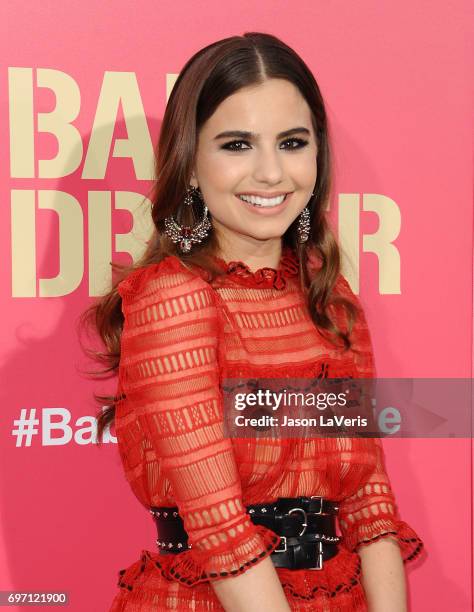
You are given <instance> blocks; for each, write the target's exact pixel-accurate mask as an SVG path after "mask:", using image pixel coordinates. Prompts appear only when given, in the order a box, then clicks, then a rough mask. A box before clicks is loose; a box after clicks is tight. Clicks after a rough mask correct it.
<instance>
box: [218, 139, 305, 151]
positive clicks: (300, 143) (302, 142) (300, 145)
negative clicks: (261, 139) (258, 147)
mask: <svg viewBox="0 0 474 612" xmlns="http://www.w3.org/2000/svg"><path fill="white" fill-rule="evenodd" d="M283 142H296V143H298V146H297V147H287V148H288V150H289V151H297V150H298V149H302V148H303V147H305V146H306V145H307V144H309V143H308V141H307V140H303V139H302V138H287V140H284V141H283ZM241 143H245V144H249V143H248V141H247V140H232V141H231V142H226V144H225V145H222V147H221V148H222V149H225V150H226V151H234V152H236V151H245V150H246V149H242V148H231V145H236V144H241Z"/></svg>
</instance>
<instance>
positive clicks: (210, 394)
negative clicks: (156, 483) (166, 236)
mask: <svg viewBox="0 0 474 612" xmlns="http://www.w3.org/2000/svg"><path fill="white" fill-rule="evenodd" d="M131 276H132V278H130V277H128V278H127V279H126V280H125V281H122V283H120V284H119V293H120V295H121V296H122V310H123V313H124V327H123V332H122V342H121V347H122V353H121V359H120V372H119V383H120V384H121V386H122V390H123V391H124V393H125V394H126V396H127V398H128V399H129V401H130V402H131V403H132V405H133V406H134V413H135V416H136V420H137V424H138V426H139V428H140V429H141V430H142V435H144V436H145V437H146V438H147V439H148V440H149V441H150V444H151V446H152V449H153V452H154V454H155V456H156V459H157V461H158V462H159V465H160V470H161V472H162V474H163V475H164V476H165V477H166V479H167V480H168V481H169V484H170V495H171V497H172V499H174V501H175V503H176V505H177V506H178V509H179V514H180V516H181V517H182V519H183V523H184V527H185V529H186V531H187V533H188V540H189V543H190V544H191V549H190V550H186V551H184V552H181V553H178V554H176V555H173V556H172V558H171V560H170V559H169V557H168V562H167V564H166V566H165V565H164V566H163V568H162V570H161V571H162V572H163V573H164V575H165V577H166V578H167V579H168V580H170V581H178V582H180V583H182V584H184V585H185V586H187V587H192V586H194V585H196V584H199V583H201V582H209V583H211V585H212V586H213V587H214V583H217V586H216V587H214V588H215V592H216V595H217V597H218V598H219V600H221V598H222V605H223V606H224V608H225V609H226V610H227V611H228V612H238V611H240V610H248V609H249V602H257V601H258V602H259V603H260V600H261V599H262V593H266V594H267V595H268V598H269V599H268V600H266V601H265V602H262V603H261V605H259V606H258V609H259V610H262V612H266V611H268V612H270V611H271V610H282V611H283V610H288V609H289V608H288V604H287V602H286V598H285V595H284V592H283V589H282V587H281V584H280V582H279V579H278V575H277V573H276V571H275V568H274V567H273V564H272V563H271V560H270V559H268V560H267V557H268V556H269V555H270V554H271V552H272V551H273V550H274V549H275V548H277V546H278V544H279V541H280V538H279V536H278V535H276V534H275V533H274V532H273V531H271V530H270V529H267V528H266V527H264V526H262V525H255V524H254V523H252V521H251V520H250V516H249V515H248V514H247V512H246V510H245V507H244V505H243V501H242V489H241V482H240V476H239V472H238V467H237V465H236V462H235V457H234V452H233V446H232V441H231V440H230V439H229V438H226V437H225V436H224V420H223V401H222V391H221V389H220V377H219V373H220V362H221V357H220V353H219V351H220V349H222V344H221V343H220V342H219V339H220V338H221V333H222V324H223V321H222V320H221V313H220V311H219V308H218V306H217V304H216V302H215V295H214V292H213V289H212V288H211V287H210V286H209V285H208V284H207V283H206V282H205V281H204V280H203V279H201V278H200V277H198V276H197V275H194V274H192V273H191V272H189V271H187V270H186V269H185V268H183V267H182V266H181V264H180V263H179V261H178V260H177V259H176V258H167V259H165V260H163V261H162V262H160V263H159V264H154V265H153V266H149V267H148V268H147V269H146V270H145V271H142V270H139V271H137V272H135V273H133V275H131ZM151 486H152V483H151ZM153 493H154V492H153V489H151V490H150V495H151V501H152V503H153V504H154V505H159V502H160V499H159V498H158V497H155V500H154V499H153ZM264 561H266V563H265V564H264ZM253 605H254V604H251V606H253ZM250 609H253V608H252V607H250Z"/></svg>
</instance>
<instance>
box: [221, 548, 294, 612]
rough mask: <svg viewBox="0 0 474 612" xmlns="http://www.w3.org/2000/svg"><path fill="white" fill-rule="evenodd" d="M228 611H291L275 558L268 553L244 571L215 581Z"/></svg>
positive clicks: (222, 602) (223, 604)
mask: <svg viewBox="0 0 474 612" xmlns="http://www.w3.org/2000/svg"><path fill="white" fill-rule="evenodd" d="M212 587H213V589H214V592H215V594H216V595H217V597H218V599H219V601H220V602H221V604H222V606H223V608H224V610H226V612H248V611H249V610H258V611H259V612H260V611H261V612H287V611H288V612H289V611H290V606H289V604H288V601H287V599H286V595H285V592H284V591H283V587H282V586H281V582H280V579H279V578H278V574H277V573H276V570H275V566H274V565H273V563H272V560H271V559H270V558H269V557H267V558H265V559H264V560H263V561H262V562H261V563H259V564H258V565H257V566H255V567H253V568H252V569H251V570H249V571H248V572H245V574H242V575H241V576H237V578H233V579H232V580H220V581H218V582H213V583H212Z"/></svg>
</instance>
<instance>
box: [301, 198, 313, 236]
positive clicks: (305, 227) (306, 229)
mask: <svg viewBox="0 0 474 612" xmlns="http://www.w3.org/2000/svg"><path fill="white" fill-rule="evenodd" d="M314 195H315V193H314V191H313V193H312V194H311V196H314ZM309 220H310V214H309V208H308V206H305V207H304V208H303V210H302V211H301V213H300V215H299V217H298V242H300V243H303V242H306V241H307V240H308V238H309V233H310V230H311V225H310V222H309Z"/></svg>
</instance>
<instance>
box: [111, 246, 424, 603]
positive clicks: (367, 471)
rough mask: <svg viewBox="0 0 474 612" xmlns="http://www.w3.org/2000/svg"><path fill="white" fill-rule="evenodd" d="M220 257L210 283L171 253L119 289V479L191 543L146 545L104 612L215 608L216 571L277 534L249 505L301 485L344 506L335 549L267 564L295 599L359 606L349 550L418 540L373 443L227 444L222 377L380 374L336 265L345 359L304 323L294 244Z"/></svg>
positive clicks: (355, 559)
mask: <svg viewBox="0 0 474 612" xmlns="http://www.w3.org/2000/svg"><path fill="white" fill-rule="evenodd" d="M217 261H218V262H219V263H220V265H221V266H223V267H224V269H225V270H226V272H227V274H225V275H223V276H222V277H218V278H217V279H215V280H214V281H212V282H211V283H209V282H208V281H207V280H206V275H205V273H204V271H202V270H199V271H198V272H196V270H195V271H192V270H190V269H188V268H187V267H185V266H184V265H183V264H182V263H181V261H180V260H179V259H178V258H177V257H166V258H165V259H164V260H163V261H161V262H160V263H158V264H151V265H149V266H146V267H145V268H141V269H139V270H136V271H134V272H132V273H131V274H130V275H129V276H128V277H127V278H126V279H125V280H124V281H122V282H121V283H120V284H119V293H120V295H121V297H122V309H123V313H124V317H125V321H124V329H123V334H122V347H121V348H122V353H121V361H120V368H119V389H120V390H121V392H123V394H124V395H125V397H124V398H123V399H121V400H120V401H119V402H118V404H117V408H116V420H115V427H116V434H117V439H118V448H119V452H120V456H121V459H122V462H123V467H124V470H125V476H126V478H127V480H128V482H129V483H130V486H131V487H132V490H133V493H134V494H135V495H136V497H137V498H138V500H139V501H140V502H141V503H142V504H143V506H144V508H145V509H147V510H148V508H149V507H150V506H175V505H176V506H178V508H179V513H180V515H181V517H182V518H183V521H184V526H185V529H186V531H187V532H188V535H189V542H190V543H191V545H192V547H191V549H190V550H187V551H185V552H182V553H179V554H177V555H161V554H160V553H159V551H158V550H157V549H156V545H155V544H154V542H153V546H152V550H146V549H145V550H142V552H141V556H140V558H139V559H138V560H137V561H136V562H135V563H133V564H132V565H131V566H130V567H128V568H127V569H124V570H121V571H120V572H119V579H118V585H119V591H118V593H117V595H116V597H115V599H114V601H113V603H112V606H111V612H119V611H122V610H126V611H127V612H145V611H146V612H149V611H151V610H157V611H161V610H193V611H195V612H199V611H204V610H206V611H210V610H221V611H222V610H223V607H222V606H221V604H220V602H219V600H218V598H217V596H216V595H215V594H214V591H213V588H212V586H211V585H210V581H214V580H222V579H231V577H232V576H235V575H238V574H241V573H243V572H245V571H247V570H248V569H249V568H250V567H253V566H254V565H255V564H256V563H259V562H260V561H261V560H262V559H263V558H265V557H266V556H268V555H270V554H271V552H272V551H273V550H274V549H275V548H277V547H278V544H279V541H280V539H279V537H278V536H277V535H276V534H275V533H274V532H273V531H271V530H270V529H267V528H266V527H264V526H261V525H258V526H257V525H255V524H254V523H252V521H251V520H250V517H249V515H248V514H247V513H246V511H245V507H244V506H245V505H247V504H255V503H263V502H271V501H274V500H276V499H277V498H278V497H296V496H300V495H305V496H309V495H322V496H324V497H327V498H328V499H330V500H334V501H338V502H339V508H340V509H339V518H338V521H339V530H340V534H341V535H342V543H341V544H340V552H339V553H338V554H337V555H336V556H335V557H333V558H332V559H330V560H328V561H325V562H324V564H323V569H322V570H290V569H286V568H277V569H276V571H277V573H278V576H279V579H280V581H281V583H282V585H283V588H284V591H285V593H286V596H287V599H288V601H289V603H290V607H291V609H292V610H300V611H309V610H311V611H312V612H323V611H324V612H327V611H331V612H336V611H338V612H343V611H349V610H350V611H354V610H357V611H362V610H367V603H366V598H365V594H364V590H363V587H362V585H361V581H360V579H361V562H360V557H359V555H358V554H357V549H358V547H359V546H361V545H364V544H368V543H370V542H373V541H374V540H377V539H378V538H381V537H384V536H388V535H392V536H395V537H396V538H397V540H398V543H399V545H400V548H401V552H402V555H403V559H404V561H405V562H406V561H408V560H410V559H414V558H415V557H416V556H418V554H419V553H420V551H421V549H422V546H423V543H422V541H421V540H420V538H419V537H418V535H417V534H416V533H415V532H414V531H413V529H412V528H411V527H410V526H409V525H408V524H407V523H405V522H403V521H402V520H400V517H399V514H398V509H397V506H396V501H395V499H394V495H393V493H392V490H391V487H390V481H389V478H388V476H387V473H386V470H385V460H384V453H383V447H382V445H381V441H380V439H378V438H334V437H332V438H316V439H314V438H312V439H289V438H287V439H275V438H273V439H272V438H256V439H249V438H239V439H237V438H228V437H225V436H224V433H223V411H222V406H223V400H222V390H221V388H220V382H221V381H222V378H232V377H236V378H238V377H249V378H259V377H263V378H279V377H281V378H283V377H294V378H306V377H308V378H315V377H317V376H320V375H321V374H322V375H323V376H327V377H344V376H354V377H362V378H367V377H372V376H374V365H373V357H372V350H371V343H370V337H369V332H368V329H367V325H366V322H365V318H364V315H363V312H362V310H361V309H360V304H359V302H358V300H357V298H356V297H355V296H354V294H353V293H352V291H351V289H350V287H349V285H348V283H347V281H346V280H345V279H344V277H343V276H342V275H341V276H340V277H339V278H338V281H337V284H336V288H335V290H336V291H337V292H340V293H341V294H344V295H345V296H346V297H349V298H351V299H352V300H353V301H354V303H355V304H356V305H357V306H358V308H359V310H360V317H359V318H358V322H357V323H356V324H355V327H354V330H353V336H352V341H353V348H354V350H352V351H347V352H345V353H343V352H342V351H341V349H338V348H336V347H334V345H332V344H331V343H330V342H329V341H328V340H327V339H325V338H324V337H323V336H322V335H321V334H320V333H319V332H318V331H317V329H316V327H315V325H314V323H313V322H312V320H311V318H310V315H309V312H308V309H307V306H306V302H305V297H304V295H303V292H302V290H301V288H300V285H299V276H298V261H297V259H296V255H295V254H294V253H293V251H291V250H290V249H289V248H288V247H285V248H284V250H283V253H282V258H281V260H280V264H279V266H278V269H272V268H262V269H260V270H258V271H256V272H252V271H251V270H250V269H249V268H248V267H247V266H246V265H245V264H243V263H242V262H230V263H226V262H224V261H223V260H220V259H219V260H217ZM333 308H335V307H333ZM333 312H334V314H335V316H336V318H338V317H339V318H338V319H337V320H338V322H339V323H340V324H341V326H343V324H344V321H343V320H342V319H341V318H340V317H341V311H340V309H339V308H335V309H334V311H333ZM147 516H148V517H149V520H153V519H152V517H151V515H149V514H148V513H147Z"/></svg>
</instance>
